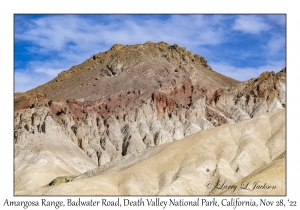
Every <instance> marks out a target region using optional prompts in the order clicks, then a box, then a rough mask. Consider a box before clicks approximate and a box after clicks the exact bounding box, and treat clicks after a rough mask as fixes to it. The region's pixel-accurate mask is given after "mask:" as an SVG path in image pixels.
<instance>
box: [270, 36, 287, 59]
mask: <svg viewBox="0 0 300 210" xmlns="http://www.w3.org/2000/svg"><path fill="white" fill-rule="evenodd" d="M285 46H286V39H285V38H284V37H282V36H276V35H275V36H273V37H272V38H271V39H270V40H269V42H268V44H267V45H266V46H265V50H266V51H267V53H268V55H276V54H277V53H278V52H279V51H281V50H284V49H285Z"/></svg>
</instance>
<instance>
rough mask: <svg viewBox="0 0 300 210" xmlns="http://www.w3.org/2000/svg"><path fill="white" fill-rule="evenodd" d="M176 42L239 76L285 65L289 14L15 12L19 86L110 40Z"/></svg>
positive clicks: (21, 88)
mask: <svg viewBox="0 0 300 210" xmlns="http://www.w3.org/2000/svg"><path fill="white" fill-rule="evenodd" d="M149 40H150V41H153V42H160V41H164V42H166V43H168V44H178V45H179V46H181V47H186V48H187V50H189V51H192V52H193V53H195V54H199V55H201V56H204V57H205V58H206V59H207V61H208V64H209V65H210V66H211V67H212V68H213V69H214V70H216V71H218V72H220V73H222V74H224V75H227V76H229V77H232V78H235V79H237V80H240V81H244V80H247V79H251V78H253V77H257V76H259V74H260V73H262V72H264V71H275V72H278V71H280V70H281V69H282V68H283V67H285V66H286V16H285V15H14V71H15V92H25V91H27V90H30V89H32V88H34V87H37V86H39V85H41V84H44V83H46V82H48V81H50V80H51V79H53V78H55V77H56V76H57V74H59V73H60V72H61V71H63V70H67V69H69V68H70V67H72V66H73V65H77V64H79V63H82V62H84V61H85V60H87V59H88V58H90V57H91V56H92V55H94V54H96V53H99V52H103V51H106V50H108V49H109V48H110V47H111V46H112V45H114V44H116V43H118V44H124V45H128V44H140V43H145V42H146V41H149Z"/></svg>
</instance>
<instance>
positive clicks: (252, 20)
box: [233, 15, 270, 34]
mask: <svg viewBox="0 0 300 210" xmlns="http://www.w3.org/2000/svg"><path fill="white" fill-rule="evenodd" d="M265 22H266V21H265V20H264V19H263V18H261V17H259V16H253V15H240V16H239V17H238V18H237V19H236V20H235V23H234V25H233V30H238V31H242V32H244V33H250V34H259V33H260V32H261V31H267V30H269V29H270V26H269V25H268V24H267V23H265Z"/></svg>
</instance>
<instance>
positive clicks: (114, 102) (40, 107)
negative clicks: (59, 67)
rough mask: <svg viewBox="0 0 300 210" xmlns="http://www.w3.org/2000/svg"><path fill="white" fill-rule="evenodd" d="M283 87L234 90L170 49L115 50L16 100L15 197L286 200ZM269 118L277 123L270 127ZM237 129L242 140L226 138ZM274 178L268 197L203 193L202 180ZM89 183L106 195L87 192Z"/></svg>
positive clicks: (275, 83) (272, 80)
mask: <svg viewBox="0 0 300 210" xmlns="http://www.w3.org/2000/svg"><path fill="white" fill-rule="evenodd" d="M285 84H286V69H285V68H284V69H282V70H281V71H280V72H278V73H277V74H275V73H274V72H264V73H263V74H261V75H260V76H259V77H258V78H254V79H251V80H248V81H245V82H238V81H236V80H233V79H231V78H228V77H225V76H223V75H221V74H219V73H217V72H215V71H213V70H212V69H211V67H210V66H209V65H208V64H207V61H206V60H205V58H203V57H201V56H199V55H194V54H193V53H191V52H187V51H186V50H185V48H181V47H178V46H177V45H172V46H170V45H168V44H166V43H163V42H160V43H152V42H147V43H145V44H143V45H142V44H141V45H132V46H123V45H114V46H113V47H112V48H111V49H110V50H108V51H107V52H103V53H99V54H97V55H94V56H93V57H92V58H90V59H88V60H87V61H85V62H84V63H82V64H79V65H77V66H74V67H72V68H71V69H69V70H68V71H64V72H62V73H61V74H59V75H58V77H57V78H55V79H53V80H52V81H50V82H48V83H46V84H44V85H42V86H39V87H37V88H35V89H33V90H30V91H28V92H26V93H16V94H15V114H14V118H15V122H14V130H15V132H14V142H15V154H14V156H15V183H14V184H15V185H14V186H15V192H16V194H27V193H29V194H39V193H42V194H47V193H48V194H60V193H61V194H63V193H66V194H89V193H90V194H199V195H202V194H214V195H215V194H218V193H223V194H226V193H227V194H228V193H229V194H230V193H237V194H243V193H245V194H247V193H248V194H251V193H253V194H259V193H262V194H268V193H269V194H274V193H275V194H278V193H279V194H284V192H285V184H284V181H285V174H284V173H283V172H285V156H284V155H282V154H283V153H284V152H285V135H284V132H285V131H284V129H285V122H284V120H285V111H284V110H285V106H286V97H285V94H286V89H285ZM277 110H281V111H279V112H278V111H277ZM273 112H274V113H276V114H274V113H273ZM266 113H270V114H268V115H265V114H266ZM263 116H264V117H263ZM274 116H277V117H275V118H278V119H280V120H279V121H278V122H273V121H274V120H273V119H274ZM252 118H253V119H252ZM267 119H268V120H267ZM271 119H272V120H271ZM231 124H232V125H231ZM248 124H249V125H248ZM256 124H257V125H260V127H256ZM264 126H265V127H264ZM215 127H216V128H215ZM252 127H253V129H251V128H252ZM229 128H230V129H229ZM260 128H262V129H263V128H264V129H263V130H260ZM228 129H229V130H230V131H231V132H229V133H230V135H229V134H228ZM235 129H240V130H238V131H235V133H239V132H240V133H239V134H238V135H236V136H232V135H233V134H232V131H234V130H235ZM206 130H207V131H206ZM272 130H276V132H273V131H272ZM198 132H199V133H198ZM205 133H206V134H205ZM221 133H223V134H221ZM192 134H194V135H192ZM217 134H218V135H217ZM188 136H190V137H188ZM220 138H224V139H220ZM255 138H256V139H255ZM188 139H189V140H188ZM196 139H197V140H196ZM198 141H199V142H202V143H201V145H198V146H196V145H197V144H196V142H198ZM184 142H189V143H184ZM172 145H177V146H178V147H177V146H172ZM184 145H185V146H184ZM188 145H189V146H188ZM193 145H194V146H193ZM228 145H230V146H228ZM234 145H235V146H234ZM258 145H260V146H261V147H258ZM197 147H198V148H197ZM172 148H173V149H172ZM176 148H177V149H176ZM180 148H181V149H180ZM183 148H186V149H184V150H183ZM217 148H218V149H217ZM220 148H222V150H220ZM266 148H267V149H266ZM177 150H178V151H177ZM166 151H170V154H168V153H167V152H166ZM210 152H212V153H211V154H210V155H209V153H210ZM175 153H176V154H177V153H182V155H179V154H178V155H176V156H174V154H175ZM267 153H268V155H267ZM192 154H193V155H192ZM164 156H165V158H164ZM223 156H224V158H223ZM157 157H160V159H157V160H156V158H157ZM177 157H178V158H179V159H177ZM279 157H280V158H279ZM180 158H183V159H180ZM276 158H277V159H276ZM151 160H155V162H151ZM220 161H221V162H220ZM173 162H174V163H173ZM142 163H143V164H144V163H149V164H150V165H148V167H149V170H151V167H150V166H153V167H154V168H153V167H152V168H153V172H152V175H151V173H147V174H149V176H148V175H147V176H145V174H144V172H143V170H141V171H139V170H136V169H138V168H139V167H141V166H139V165H140V164H142ZM212 163H213V164H216V166H215V167H214V169H213V168H209V169H207V170H208V171H207V173H204V174H202V175H201V173H200V172H201V170H200V169H199V167H194V166H195V164H196V165H199V164H200V165H201V164H208V165H209V164H212ZM178 164H179V165H178ZM190 164H192V165H190ZM218 164H220V166H219V165H218ZM172 165H173V166H172ZM221 165H222V167H221ZM160 167H161V168H162V170H158V168H160ZM220 167H221V168H220ZM224 167H225V168H224ZM260 167H262V168H263V169H262V168H260ZM175 168H176V170H175ZM259 168H260V169H259ZM221 169H222V170H221ZM128 170H129V172H126V171H128ZM156 170H158V171H156ZM199 170H200V171H199ZM220 170H221V171H220ZM257 170H259V172H257ZM276 170H277V171H281V172H282V171H283V172H282V173H281V172H280V173H275V174H274V175H272V176H274V180H277V181H278V180H280V181H278V184H279V185H278V188H277V190H274V191H272V192H270V190H267V191H260V192H258V191H257V192H256V191H251V192H250V191H249V192H245V191H243V190H242V191H241V190H240V191H238V190H236V191H234V192H230V190H229V191H224V192H223V191H222V192H219V191H218V190H217V189H213V190H209V189H206V191H203V190H204V189H203V187H205V186H204V182H205V181H207V180H212V181H213V180H219V179H221V180H222V178H223V179H224V180H225V179H226V182H230V183H231V184H234V183H239V181H242V180H244V179H247V180H252V179H256V177H259V178H260V179H262V178H261V177H271V173H272V172H274V171H276ZM147 171H148V169H147ZM155 171H156V172H155ZM174 171H175V172H176V173H175V174H173V173H174ZM180 171H182V173H183V174H184V175H182V176H179V175H180V174H181V172H180ZM186 171H189V172H186ZM212 171H214V172H213V173H212ZM85 172H86V173H85ZM125 172H126V173H125ZM130 172H132V175H130ZM124 173H125V174H124ZM186 173H191V175H190V176H188V175H187V174H186ZM199 173H200V174H199ZM61 176H64V177H62V178H57V177H61ZM277 176H278V177H277ZM105 177H106V178H105ZM113 177H115V178H113ZM184 177H186V178H184ZM276 177H277V178H276ZM55 178H57V179H55ZM110 178H113V179H111V180H110ZM152 178H153V180H152ZM183 178H184V180H182V179H183ZM53 179H55V180H54V181H52V180H53ZM94 179H100V180H98V181H97V183H98V184H99V189H100V186H102V185H104V184H105V185H107V191H100V190H99V191H97V190H96V189H98V187H93V186H91V185H88V183H89V180H94ZM178 179H179V181H178ZM193 179H195V180H198V181H199V182H201V183H199V184H202V187H200V188H199V189H198V190H196V189H194V187H193V185H191V186H189V183H190V184H191V183H192V181H191V180H193ZM104 180H107V181H109V182H107V181H104ZM116 180H117V182H114V181H116ZM130 180H136V183H139V181H138V180H140V181H141V183H144V184H145V186H142V184H141V183H140V184H137V185H138V186H135V185H132V183H131V182H132V181H130ZM146 180H147V181H146ZM188 180H189V181H188ZM203 180H205V181H203ZM148 181H149V183H148ZM60 182H62V184H59V183H60ZM63 182H68V183H66V184H64V183H63ZM49 183H50V185H51V186H50V187H44V188H41V186H44V185H46V186H48V185H49ZM76 183H77V184H79V185H78V186H82V184H81V183H87V185H86V189H83V188H80V189H82V190H83V191H76V189H77V188H76V187H75V185H76ZM90 183H91V182H90ZM101 183H102V184H101ZM117 183H120V185H118V186H115V185H116V184H117ZM121 183H123V184H121ZM126 183H127V184H126ZM147 183H148V184H149V185H148V184H147ZM180 183H181V184H182V186H181V185H180ZM219 183H220V182H219ZM84 185H85V184H84ZM140 185H141V186H140ZM150 185H151V186H150ZM64 186H65V187H66V189H65V190H63V189H62V188H63V187H64ZM95 186H96V185H95ZM130 186H135V187H133V188H132V189H131V188H130ZM188 186H189V187H188ZM89 187H90V188H91V189H88V188H89ZM102 187H103V186H102ZM102 187H101V189H102ZM148 187H149V189H146V188H148ZM73 188H74V190H73V191H72V192H71V189H73ZM68 189H69V190H70V191H68ZM78 189H79V188H78ZM173 189H174V190H173ZM187 189H190V190H187ZM56 190H57V191H56ZM93 190H94V191H93ZM147 190H148V191H147Z"/></svg>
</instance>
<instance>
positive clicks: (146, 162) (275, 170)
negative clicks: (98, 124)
mask: <svg viewBox="0 0 300 210" xmlns="http://www.w3.org/2000/svg"><path fill="white" fill-rule="evenodd" d="M285 151H286V148H285V110H278V111H275V112H272V113H268V114H264V115H261V116H260V117H256V118H253V119H251V120H247V121H244V122H239V123H236V124H233V125H223V126H219V127H218V128H214V129H210V130H207V131H203V132H199V133H196V134H194V135H191V136H189V137H186V138H184V139H182V140H179V141H175V142H170V143H167V144H164V145H160V146H157V147H152V148H150V149H148V150H146V151H144V152H143V153H142V154H136V155H131V157H128V158H124V159H123V160H120V161H114V162H112V163H110V164H107V165H106V166H102V167H100V168H98V169H94V170H91V171H89V172H87V173H85V174H83V175H80V176H72V177H62V178H58V179H56V180H54V181H53V182H51V183H50V185H46V186H44V187H40V188H37V189H34V190H27V191H22V192H17V194H31V195H42V194H43V195H217V194H227V195H228V194H233V195H241V194H243V195H274V194H275V195H285V193H286V192H285ZM255 182H259V183H258V184H257V185H255ZM243 183H244V184H243ZM245 183H249V184H248V186H247V188H245V186H246V184H245ZM264 184H266V186H270V188H269V189H266V188H265V189H261V188H259V186H263V185H264ZM254 187H257V188H255V189H253V188H254Z"/></svg>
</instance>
